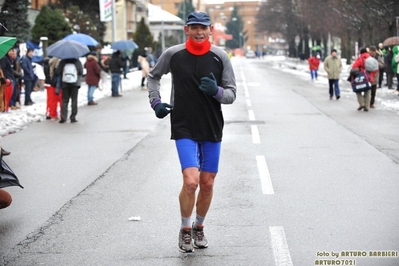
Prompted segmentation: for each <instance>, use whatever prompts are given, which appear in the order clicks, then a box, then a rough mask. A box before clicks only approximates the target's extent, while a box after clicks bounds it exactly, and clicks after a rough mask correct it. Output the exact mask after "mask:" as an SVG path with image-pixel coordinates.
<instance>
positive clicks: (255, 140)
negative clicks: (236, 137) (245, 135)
mask: <svg viewBox="0 0 399 266" xmlns="http://www.w3.org/2000/svg"><path fill="white" fill-rule="evenodd" d="M251 132H252V143H253V144H259V143H260V137H259V130H258V126H256V125H252V126H251Z"/></svg>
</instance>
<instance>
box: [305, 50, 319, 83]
mask: <svg viewBox="0 0 399 266" xmlns="http://www.w3.org/2000/svg"><path fill="white" fill-rule="evenodd" d="M308 63H309V70H310V77H311V78H312V81H314V80H315V79H316V80H317V71H318V70H319V65H320V60H319V58H318V57H317V56H316V54H313V55H312V57H309V59H308Z"/></svg>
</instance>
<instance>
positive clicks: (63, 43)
mask: <svg viewBox="0 0 399 266" xmlns="http://www.w3.org/2000/svg"><path fill="white" fill-rule="evenodd" d="M46 51H47V55H48V56H54V57H58V58H60V59H68V58H79V57H81V56H84V55H86V54H88V53H90V50H89V48H87V45H84V44H81V43H80V42H76V41H72V40H60V41H58V42H56V43H53V44H52V45H50V46H49V47H47V50H46Z"/></svg>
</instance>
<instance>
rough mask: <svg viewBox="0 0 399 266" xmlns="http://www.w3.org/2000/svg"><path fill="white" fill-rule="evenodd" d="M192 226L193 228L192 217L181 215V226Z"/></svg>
mask: <svg viewBox="0 0 399 266" xmlns="http://www.w3.org/2000/svg"><path fill="white" fill-rule="evenodd" d="M183 227H190V228H191V217H187V218H186V217H183V216H182V217H181V228H183Z"/></svg>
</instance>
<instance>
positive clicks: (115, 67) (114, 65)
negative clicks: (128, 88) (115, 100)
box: [109, 51, 123, 97]
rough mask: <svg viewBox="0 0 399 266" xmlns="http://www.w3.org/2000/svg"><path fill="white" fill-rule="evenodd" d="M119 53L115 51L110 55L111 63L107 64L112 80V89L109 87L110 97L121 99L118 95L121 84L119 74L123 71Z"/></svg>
mask: <svg viewBox="0 0 399 266" xmlns="http://www.w3.org/2000/svg"><path fill="white" fill-rule="evenodd" d="M120 54H121V52H120V51H116V52H115V53H113V54H112V57H111V61H110V62H109V70H110V72H111V79H112V87H111V91H112V93H111V96H112V97H121V96H122V95H121V94H119V89H118V88H119V84H120V83H121V74H122V69H123V61H122V59H121V58H120Z"/></svg>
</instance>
